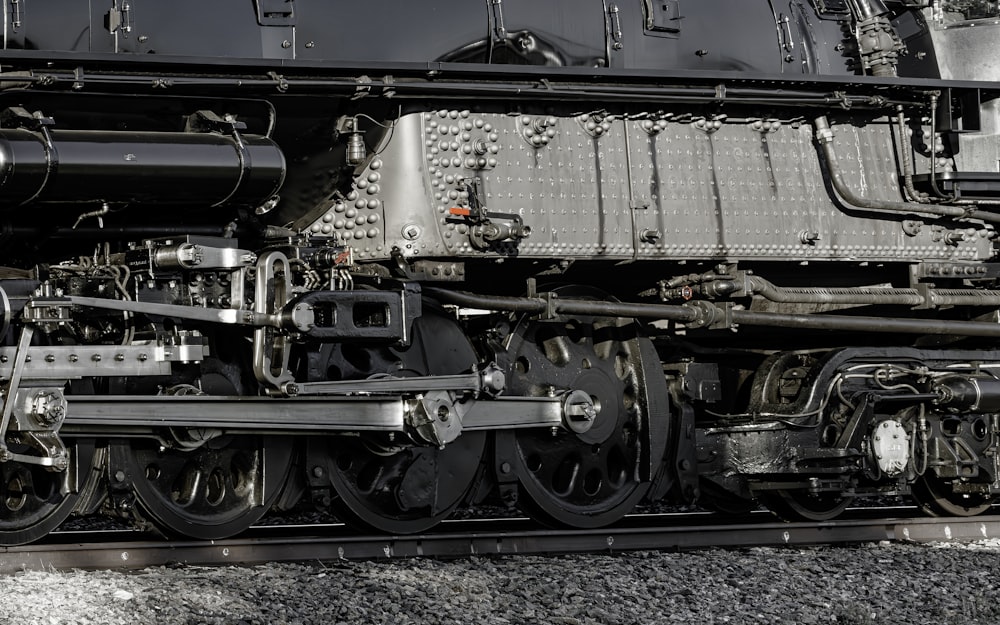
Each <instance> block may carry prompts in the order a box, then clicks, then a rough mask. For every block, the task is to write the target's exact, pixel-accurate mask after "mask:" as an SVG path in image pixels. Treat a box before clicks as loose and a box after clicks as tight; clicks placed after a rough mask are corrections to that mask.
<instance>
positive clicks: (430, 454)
mask: <svg viewBox="0 0 1000 625" xmlns="http://www.w3.org/2000/svg"><path fill="white" fill-rule="evenodd" d="M485 445H486V435H485V434H484V433H465V434H462V435H461V436H460V437H459V438H458V439H457V440H455V441H453V442H451V443H449V444H448V445H447V446H445V448H444V449H438V448H436V447H414V446H407V447H401V448H394V447H390V446H381V445H379V444H378V442H376V441H373V440H370V439H369V440H364V439H358V438H350V437H335V438H334V439H333V440H332V441H331V445H330V451H329V455H328V462H327V470H328V472H329V475H330V478H331V482H332V484H333V487H334V490H335V491H336V492H337V495H338V498H337V499H335V500H334V502H333V506H334V508H335V511H336V513H337V515H338V516H339V517H340V518H342V519H343V520H345V521H347V522H349V523H351V524H352V525H355V526H358V527H362V528H364V529H374V530H377V531H381V532H390V533H397V534H412V533H415V532H422V531H425V530H428V529H430V528H431V527H433V526H434V525H436V524H437V523H439V522H440V521H441V520H443V519H445V518H447V517H448V515H450V514H451V513H452V511H454V509H455V508H456V507H458V505H459V504H461V503H462V501H463V500H464V499H465V495H466V493H467V492H468V490H469V486H470V485H471V483H472V482H473V480H474V478H475V477H476V474H477V470H476V469H477V467H478V466H479V465H480V462H481V459H482V456H483V450H484V447H485Z"/></svg>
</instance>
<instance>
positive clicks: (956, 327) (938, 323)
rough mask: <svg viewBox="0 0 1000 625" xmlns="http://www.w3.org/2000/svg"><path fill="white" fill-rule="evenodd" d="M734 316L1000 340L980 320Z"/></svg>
mask: <svg viewBox="0 0 1000 625" xmlns="http://www.w3.org/2000/svg"><path fill="white" fill-rule="evenodd" d="M731 314H732V319H733V321H734V322H735V323H738V324H742V325H753V326H765V327H777V328H783V329H800V330H831V331H850V332H874V333H877V334H882V333H894V334H934V335H950V336H982V337H990V338H1000V325H998V324H995V323H985V322H980V321H948V320H941V319H898V318H890V317H847V316H843V315H791V314H783V313H758V312H750V311H747V310H734V311H732V313H731Z"/></svg>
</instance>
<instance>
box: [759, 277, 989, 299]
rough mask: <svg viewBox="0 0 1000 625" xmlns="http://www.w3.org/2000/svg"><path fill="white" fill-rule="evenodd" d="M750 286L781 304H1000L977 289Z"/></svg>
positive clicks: (763, 282) (760, 283)
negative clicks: (925, 295) (923, 292)
mask: <svg viewBox="0 0 1000 625" xmlns="http://www.w3.org/2000/svg"><path fill="white" fill-rule="evenodd" d="M749 282H750V285H749V286H750V289H751V290H752V291H753V293H754V294H755V295H760V296H762V297H764V298H765V299H768V300H770V301H772V302H778V303H781V304H861V305H869V304H871V305H903V306H927V305H931V306H1000V291H987V290H977V289H932V290H929V291H928V292H927V297H926V298H925V297H924V296H923V295H922V294H921V293H920V292H919V291H917V289H897V288H881V287H876V288H873V287H851V288H823V287H808V288H789V287H780V286H776V285H775V284H773V283H771V282H769V281H767V280H765V279H764V278H761V277H760V276H750V277H749Z"/></svg>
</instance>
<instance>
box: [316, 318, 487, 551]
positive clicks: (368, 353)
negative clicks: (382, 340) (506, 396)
mask: <svg viewBox="0 0 1000 625" xmlns="http://www.w3.org/2000/svg"><path fill="white" fill-rule="evenodd" d="M411 336H412V340H411V342H410V345H409V346H407V347H405V348H397V347H391V348H390V347H381V348H379V347H362V346H357V345H337V346H334V347H333V348H332V350H331V352H330V353H329V355H328V360H327V369H328V373H327V376H328V378H329V379H348V380H350V379H366V378H369V377H379V376H385V375H390V376H395V377H411V376H426V375H452V374H458V373H464V372H467V371H469V370H470V369H471V368H472V367H473V365H475V364H476V363H477V360H478V358H477V356H476V352H475V350H474V349H473V348H472V345H471V343H470V342H469V340H468V338H466V336H465V333H464V332H463V331H462V329H461V328H460V327H459V325H458V324H457V323H456V322H455V321H454V320H452V319H450V318H449V317H447V316H445V315H444V314H440V313H438V312H436V311H435V310H434V308H433V304H431V303H430V302H425V303H424V314H423V315H422V316H421V317H419V318H418V319H417V320H416V322H414V324H413V328H412V332H411ZM485 447H486V434H485V433H483V432H478V433H477V432H465V433H463V434H461V435H460V436H459V437H458V438H457V439H456V440H454V441H452V442H451V443H448V444H447V445H445V446H444V447H441V448H438V447H434V446H428V445H427V444H426V443H423V442H421V441H414V440H412V439H410V438H408V437H406V436H404V435H396V436H393V437H391V439H390V437H389V436H388V435H366V436H361V437H358V436H335V437H331V438H330V440H329V444H328V446H327V450H326V453H325V458H324V460H325V462H324V464H325V466H326V473H327V474H328V475H329V479H330V483H331V485H332V486H333V490H334V492H335V494H336V496H335V497H334V499H333V502H332V505H333V508H334V511H335V512H336V513H337V515H338V516H339V517H340V518H342V519H343V520H344V521H346V522H348V523H350V524H352V525H354V526H356V527H359V528H361V529H373V530H376V531H379V532H389V533H395V534H412V533H415V532H422V531H424V530H427V529H429V528H431V527H433V526H434V525H436V524H437V523H438V522H440V521H441V520H443V519H445V518H447V517H448V516H449V515H450V514H451V513H452V511H454V510H455V508H457V507H458V506H459V505H460V504H461V503H462V502H463V501H464V500H465V497H466V495H467V493H468V492H469V491H470V489H471V488H472V486H473V484H474V483H475V482H476V480H477V478H478V477H480V475H481V469H482V458H483V453H484V450H485Z"/></svg>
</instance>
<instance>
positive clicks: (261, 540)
mask: <svg viewBox="0 0 1000 625" xmlns="http://www.w3.org/2000/svg"><path fill="white" fill-rule="evenodd" d="M996 512H997V514H991V515H988V516H978V517H974V518H947V519H941V518H929V517H923V516H917V512H916V509H915V508H890V509H885V508H880V509H858V510H855V511H852V513H851V514H849V515H847V518H843V519H838V520H836V521H823V522H815V523H782V522H778V521H775V520H773V517H771V516H770V515H769V514H767V513H764V512H760V513H754V514H751V515H748V516H745V517H741V518H734V519H730V518H726V517H721V516H719V515H716V514H710V513H690V514H656V515H636V516H632V517H628V518H626V519H625V520H624V521H622V522H621V523H619V524H617V525H615V526H613V527H609V528H603V529H598V530H551V529H542V528H539V526H537V525H536V524H534V523H532V522H530V521H528V520H526V519H501V520H484V521H452V522H447V523H443V524H442V525H441V526H440V528H439V529H437V530H436V531H434V532H428V533H425V534H420V535H413V536H377V535H359V534H356V533H352V532H351V531H350V530H348V529H347V528H345V527H344V526H343V525H339V524H330V525H305V526H294V525H293V526H288V525H285V526H269V527H256V528H253V529H252V530H251V531H249V532H247V533H246V535H244V536H242V537H239V538H233V539H227V540H219V541H163V540H151V539H150V538H149V536H148V535H147V534H142V533H139V532H134V531H125V530H119V531H67V532H54V533H53V534H51V536H50V537H49V538H48V539H47V540H46V541H45V542H43V543H36V544H32V545H24V546H20V547H7V548H0V573H2V574H8V573H13V572H16V571H21V570H52V569H56V570H65V569H140V568H145V567H150V566H163V565H174V564H185V565H205V566H213V565H215V566H218V565H236V564H240V565H250V564H259V563H264V562H296V561H302V562H308V561H312V562H315V561H331V560H341V559H349V560H361V559H391V558H411V557H436V558H449V557H466V556H476V555H482V556H488V555H525V554H566V553H620V552H626V551H636V550H650V549H657V550H662V549H668V550H669V549H676V550H682V549H697V548H707V547H730V548H731V547H751V546H781V545H820V544H846V543H862V542H872V541H884V540H888V541H911V542H934V541H972V540H983V539H987V538H1000V511H996Z"/></svg>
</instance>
